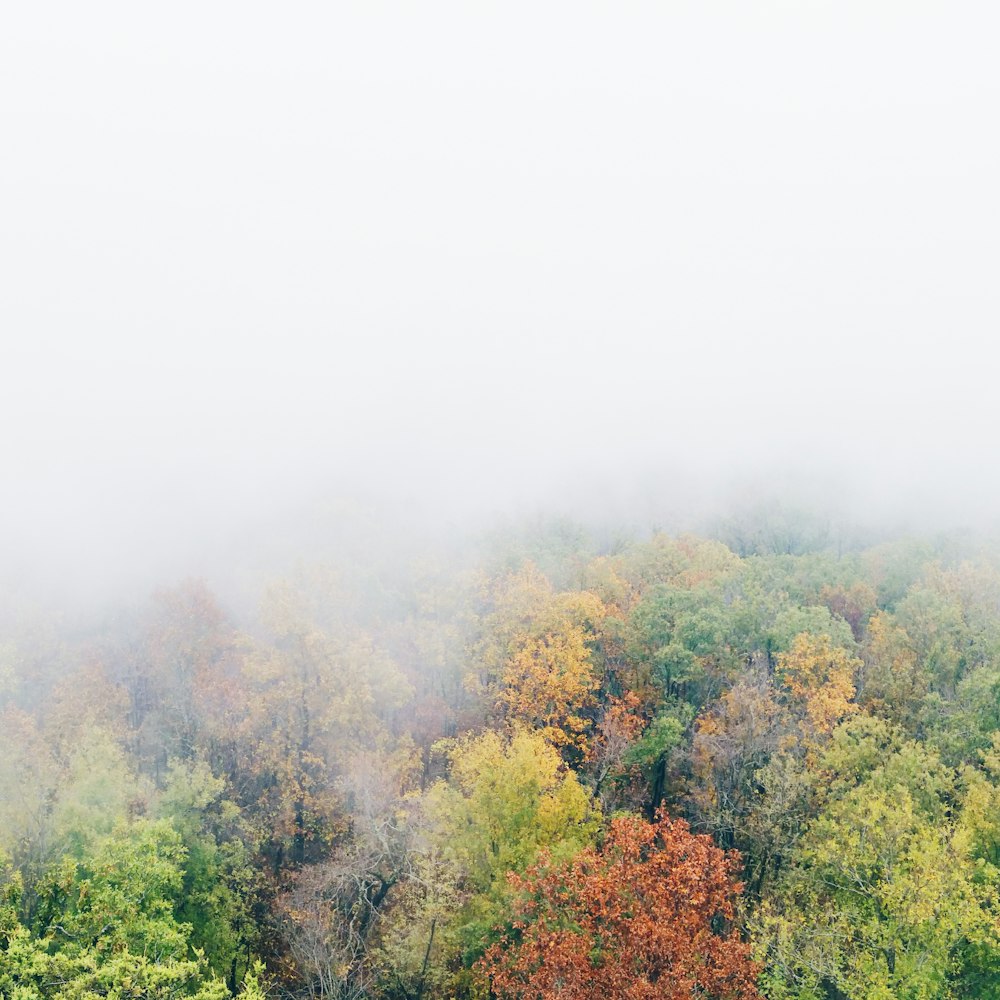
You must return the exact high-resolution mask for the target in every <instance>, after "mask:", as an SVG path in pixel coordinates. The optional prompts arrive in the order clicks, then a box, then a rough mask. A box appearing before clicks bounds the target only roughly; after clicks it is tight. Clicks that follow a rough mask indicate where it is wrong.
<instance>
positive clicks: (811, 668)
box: [778, 632, 862, 742]
mask: <svg viewBox="0 0 1000 1000" xmlns="http://www.w3.org/2000/svg"><path fill="white" fill-rule="evenodd" d="M861 665H862V664H861V661H860V660H859V659H857V657H854V656H852V655H851V654H850V653H849V652H848V651H847V650H846V649H844V648H843V647H842V646H836V645H834V643H833V642H832V640H831V639H830V637H829V636H828V635H814V634H811V633H809V632H802V633H800V634H799V635H797V636H796V637H795V639H794V640H793V642H792V645H791V648H790V649H789V650H788V652H786V653H782V654H781V655H779V657H778V674H779V676H780V677H781V679H782V681H783V682H784V684H785V687H786V688H787V689H788V691H789V693H790V694H791V697H792V701H793V704H794V705H796V706H797V707H798V709H799V710H800V711H801V712H802V714H803V716H804V718H803V736H804V737H805V739H806V741H807V742H813V741H814V740H815V739H816V738H817V737H824V736H827V735H829V733H830V732H831V731H832V730H833V728H834V726H836V725H837V723H838V722H840V721H841V719H844V718H846V717H847V716H848V715H851V714H852V713H854V712H856V711H857V710H858V706H857V705H856V704H855V703H854V695H855V687H854V677H855V674H856V673H857V671H858V670H859V669H860V668H861Z"/></svg>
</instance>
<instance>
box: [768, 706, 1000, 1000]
mask: <svg viewBox="0 0 1000 1000" xmlns="http://www.w3.org/2000/svg"><path fill="white" fill-rule="evenodd" d="M966 781H967V783H968V785H969V787H970V791H971V792H973V793H974V794H970V793H967V795H966V798H967V800H968V802H967V808H966V809H963V810H961V811H958V810H957V809H956V804H957V803H958V802H960V801H961V789H960V787H959V786H958V783H957V781H956V776H955V774H954V772H952V771H951V770H950V769H948V768H946V767H944V766H943V765H942V763H941V761H940V759H939V758H938V757H937V755H936V754H934V753H933V752H931V751H928V750H927V749H926V748H925V747H922V746H921V745H920V744H918V743H915V742H910V741H906V740H905V739H904V738H903V735H902V733H901V732H900V731H899V730H897V729H895V728H894V727H891V726H889V725H887V724H886V723H885V722H883V721H882V720H878V719H871V718H868V717H866V716H863V715H862V716H858V717H855V718H854V719H851V720H848V721H847V722H845V723H844V724H842V725H841V726H840V727H839V728H838V729H837V730H836V732H835V733H834V734H833V739H832V741H831V743H830V744H829V747H828V749H827V751H826V753H825V754H824V756H823V757H822V758H821V760H820V761H819V762H818V768H817V782H818V785H819V787H820V789H821V793H820V794H821V795H822V796H823V797H824V798H825V800H826V801H825V803H824V804H823V807H822V809H821V811H820V813H819V815H818V816H817V817H816V819H815V820H814V821H813V822H812V823H811V824H809V825H808V826H807V828H806V830H805V832H804V834H803V836H802V838H801V840H800V842H799V844H798V845H797V846H796V848H795V851H794V855H793V857H792V862H791V865H790V866H789V868H788V870H787V871H786V872H785V873H784V875H783V877H782V879H781V883H780V884H779V886H778V887H777V890H776V892H775V893H774V894H773V895H772V896H771V898H770V899H768V900H767V901H765V903H764V905H762V907H761V908H760V909H759V911H758V912H757V913H756V914H755V916H754V919H753V931H754V938H755V946H756V949H757V954H758V956H759V957H760V958H761V959H762V960H764V961H765V962H766V965H767V970H766V973H765V982H766V983H767V985H768V995H769V996H770V997H771V998H772V1000H785V998H795V1000H826V998H828V997H864V998H871V1000H892V998H907V1000H909V998H928V1000H945V998H949V1000H950V998H959V997H966V996H995V995H997V994H996V991H997V989H998V988H1000V961H998V959H1000V933H998V928H997V923H996V912H997V906H998V896H997V889H998V885H997V872H996V869H995V868H993V867H992V866H991V865H990V864H989V863H988V861H987V860H986V858H984V857H983V855H984V854H986V852H987V851H988V846H989V842H990V839H991V836H992V831H991V829H990V827H991V821H990V819H989V816H990V813H991V811H992V809H995V807H996V799H995V796H994V794H993V792H992V790H991V788H990V787H989V785H988V783H987V781H986V779H985V778H984V777H982V776H979V777H978V778H977V779H976V780H975V781H973V779H972V777H971V776H970V777H968V778H967V779H966ZM957 811H958V815H957V816H956V815H955V813H956V812H957ZM977 854H978V855H979V856H978V857H977ZM987 856H988V855H987ZM972 982H975V984H976V988H975V989H970V988H969V987H970V984H971V983H972Z"/></svg>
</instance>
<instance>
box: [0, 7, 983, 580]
mask: <svg viewBox="0 0 1000 1000" xmlns="http://www.w3.org/2000/svg"><path fill="white" fill-rule="evenodd" d="M997 21H998V16H997V14H996V12H995V10H994V9H993V8H992V7H990V6H987V5H969V6H965V7H962V8H961V9H960V10H956V9H955V8H948V7H945V6H944V5H938V4H913V3H907V4H903V3H884V4H879V5H877V6H875V7H873V6H872V5H870V4H836V5H835V4H827V3H818V2H817V3H809V4H790V3H778V2H766V3H758V4H751V5H747V4H724V3H717V4H694V3H691V4H687V3H676V4H670V5H644V4H629V5H615V6H614V7H612V6H610V5H599V4H585V5H581V4H564V3H554V4H548V5H542V6H539V5H527V4H524V5H522V4H504V5H502V6H493V5H478V4H477V5H467V4H450V3H448V4H446V3H437V4H431V5H420V6H419V7H409V8H408V7H405V6H402V5H393V4H379V3H363V4H362V3H358V4H354V3H345V4H339V5H336V6H334V7H330V6H324V5H305V6H302V7H299V8H296V9H295V10H294V11H290V10H283V11H282V12H280V14H279V12H277V11H274V10H269V9H268V8H267V7H266V6H261V5H235V4H218V5H212V6H210V7H206V6H205V5H198V6H195V5H193V4H190V5H189V4H179V5H177V4H175V5H171V6H170V8H169V10H167V9H164V10H163V11H151V10H148V9H145V8H137V7H135V6H134V5H125V4H121V5H112V4H98V5H87V7H85V8H84V7H79V6H72V5H52V6H47V5H35V4H33V5H20V6H19V7H18V8H17V9H11V10H9V11H7V12H5V14H4V18H3V22H4V23H3V30H2V31H0V122H2V129H3V136H4V154H3V156H2V157H0V191H2V194H0V198H2V201H3V207H2V218H3V225H2V227H0V262H2V273H3V276H4V278H3V281H2V283H0V316H2V321H3V331H4V338H3V342H4V356H3V364H2V366H0V419H2V422H3V427H4V432H3V437H2V446H0V447H2V454H0V496H2V497H3V512H4V516H3V518H2V523H3V527H2V529H0V531H2V534H0V544H2V547H3V550H4V551H5V552H6V553H7V556H6V558H5V560H4V562H5V564H6V573H7V575H8V576H9V577H11V579H12V581H13V586H14V587H15V589H16V588H17V587H22V586H27V584H28V581H29V580H30V581H33V584H32V585H33V586H35V585H37V586H41V587H43V588H44V587H53V588H56V589H58V590H59V591H60V592H61V593H62V594H63V595H64V596H66V597H67V598H69V597H72V596H75V597H77V598H80V597H83V596H85V595H87V594H92V593H94V592H100V593H102V594H105V595H106V594H108V593H112V592H115V593H118V592H132V591H134V590H139V591H143V592H145V591H146V590H148V589H149V588H150V587H152V586H154V585H156V584H157V583H158V582H159V581H161V580H163V579H164V578H168V579H169V578H174V577H181V576H184V575H187V574H190V573H194V574H207V575H209V576H211V575H213V574H222V573H224V567H226V566H227V565H231V564H232V563H233V561H234V560H239V559H243V560H245V559H247V558H248V557H249V558H253V556H254V553H255V551H256V550H258V549H259V550H260V551H261V552H263V551H265V550H272V549H274V548H275V547H280V546H281V545H282V544H286V543H287V545H288V547H289V550H290V551H291V550H295V549H306V550H308V549H309V548H310V546H314V545H315V539H316V537H317V535H316V533H311V534H309V535H308V539H306V540H299V541H296V538H297V537H298V536H296V532H295V531H294V530H293V529H290V528H289V527H288V525H289V522H295V521H296V520H297V519H301V518H302V517H304V516H310V517H311V516H313V515H304V514H303V513H302V512H303V511H313V512H315V511H317V510H320V511H327V512H328V518H327V521H326V522H325V523H327V524H328V526H330V530H331V531H335V530H336V527H335V526H336V525H337V524H338V523H339V521H338V519H339V518H340V515H339V514H338V513H337V512H338V511H342V510H343V509H344V508H345V506H346V507H350V508H351V509H354V510H356V511H357V510H361V511H365V512H368V513H369V514H370V513H371V512H373V511H377V512H378V517H382V518H384V520H385V521H386V522H387V523H395V524H396V525H397V526H398V528H399V530H400V532H401V534H405V533H407V532H411V531H416V530H417V527H416V526H417V525H419V524H423V525H426V526H428V528H427V530H429V531H432V532H438V533H442V534H444V535H447V534H448V533H449V532H459V533H460V532H461V531H465V530H467V529H469V528H470V526H472V525H475V524H487V523H491V522H492V521H494V520H495V519H496V518H498V517H500V518H502V517H514V516H520V515H531V516H534V515H537V514H540V513H545V512H550V513H553V514H566V515H569V516H572V517H580V518H584V519H589V520H591V521H594V520H601V519H603V520H604V521H615V520H617V521H619V522H621V523H626V524H628V525H630V526H634V527H635V528H636V529H637V530H643V529H648V528H650V527H652V526H656V525H664V524H667V525H684V524H692V523H695V522H696V521H698V520H699V519H701V520H703V519H704V518H705V517H706V516H709V515H711V514H712V513H713V512H716V511H718V510H721V509H724V508H725V507H726V506H727V505H729V504H731V503H732V502H738V501H740V500H741V499H743V500H745V499H746V498H747V497H761V498H767V497H783V498H789V497H792V498H794V499H795V502H796V503H798V502H802V503H809V504H812V503H814V502H815V503H817V504H818V505H820V506H822V507H824V508H832V509H835V510H838V511H841V512H844V516H845V517H846V516H849V517H852V518H857V519H860V520H866V521H870V522H879V523H889V524H897V525H899V524H922V525H928V524H930V525H934V526H940V527H954V526H969V525H973V524H975V525H977V526H985V527H991V526H992V521H993V517H994V510H995V497H996V490H997V485H998V482H997V476H996V471H995V463H994V462H993V461H992V460H991V459H992V455H993V448H992V443H993V436H994V433H995V428H996V426H997V425H998V420H1000V412H998V403H997V395H996V392H995V387H994V381H995V379H994V372H993V365H992V364H991V363H990V362H991V360H992V358H993V356H994V352H993V350H992V347H993V339H994V336H995V330H996V321H997V318H998V301H997V299H998V292H997V284H996V280H995V275H996V274H997V270H998V264H1000V259H998V258H1000V248H998V240H997V233H998V231H1000V229H998V223H1000V218H998V208H1000V201H998V193H997V185H996V177H997V174H998V166H1000V164H998V147H1000V139H998V137H997V132H996V129H995V128H993V127H991V126H990V125H989V122H990V121H991V120H993V118H994V117H995V109H996V107H997V98H998V96H1000V95H998V89H1000V74H998V72H997V68H996V62H995V58H994V53H993V51H992V49H993V45H992V40H993V38H995V31H996V28H997V27H998V24H997ZM366 516H367V514H366ZM372 516H374V515H372ZM300 554H303V555H306V554H308V552H307V551H306V552H301V553H300Z"/></svg>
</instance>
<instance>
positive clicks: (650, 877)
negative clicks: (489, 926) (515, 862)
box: [479, 814, 759, 1000]
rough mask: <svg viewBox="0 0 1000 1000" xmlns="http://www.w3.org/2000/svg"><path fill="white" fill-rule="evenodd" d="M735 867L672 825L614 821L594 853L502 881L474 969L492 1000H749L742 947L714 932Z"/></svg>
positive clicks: (728, 903)
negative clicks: (496, 919)
mask: <svg viewBox="0 0 1000 1000" xmlns="http://www.w3.org/2000/svg"><path fill="white" fill-rule="evenodd" d="M738 868H739V861H738V859H737V858H736V857H735V856H733V855H726V854H724V853H723V852H722V851H720V850H719V849H718V848H717V847H715V846H713V845H712V842H711V840H710V838H708V837H706V836H700V837H699V836H694V835H692V834H691V833H690V831H689V829H688V827H687V825H686V824H685V823H684V822H683V821H682V820H671V819H669V818H668V817H667V816H666V815H665V814H663V815H660V816H659V818H658V819H657V821H656V822H655V823H646V822H644V821H642V820H639V819H635V818H622V819H617V820H614V821H613V822H612V824H611V828H610V830H609V832H608V836H607V839H606V840H605V843H604V845H603V847H602V849H601V850H600V851H597V850H595V849H594V848H588V849H586V850H584V851H582V852H580V853H579V854H577V855H576V857H575V858H573V859H571V860H570V861H568V862H567V861H564V862H562V863H560V862H558V861H556V860H554V859H553V858H551V857H549V856H546V857H545V858H544V859H543V860H542V861H541V862H540V863H539V864H538V865H536V866H533V867H532V868H530V869H529V870H528V871H527V872H526V873H525V874H524V875H523V876H518V875H511V876H510V879H509V881H510V885H511V888H512V890H513V892H514V894H515V901H514V906H513V913H512V919H511V921H510V924H509V929H508V930H507V931H506V932H505V934H504V936H503V937H502V938H501V940H500V941H498V942H497V943H495V944H494V945H492V946H491V947H490V948H489V950H488V951H487V952H486V954H485V955H484V956H483V959H482V960H481V961H480V963H479V968H480V969H481V970H482V971H483V973H484V974H485V975H486V976H487V978H488V979H489V984H490V990H491V992H492V993H493V994H494V995H497V996H499V997H511V998H514V997H522V996H534V997H541V998H548V997H556V996H558V997H567V998H580V1000H583V998H597V997H615V996H629V997H648V998H663V1000H681V998H694V997H712V998H717V1000H752V998H756V997H758V996H759V994H758V992H757V989H756V985H755V981H756V978H757V969H756V967H755V966H754V965H753V963H752V962H751V961H750V960H749V949H748V947H747V945H745V944H743V943H742V942H740V941H739V939H738V937H737V936H735V935H733V934H732V933H729V932H726V931H725V930H722V931H720V929H719V927H720V925H721V926H722V927H723V928H725V927H728V926H729V925H730V924H731V921H732V919H733V917H734V916H735V905H734V901H735V898H736V896H737V894H738V893H739V889H740V886H739V884H738V883H737V882H736V881H735V879H734V875H735V873H736V871H737V870H738Z"/></svg>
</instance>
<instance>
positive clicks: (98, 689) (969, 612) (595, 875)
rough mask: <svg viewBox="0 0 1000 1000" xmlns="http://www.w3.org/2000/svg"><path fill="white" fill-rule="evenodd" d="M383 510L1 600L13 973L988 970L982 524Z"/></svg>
mask: <svg viewBox="0 0 1000 1000" xmlns="http://www.w3.org/2000/svg"><path fill="white" fill-rule="evenodd" d="M387 547H388V549H389V556H388V557H379V558H374V557H372V558H367V557H366V556H365V555H364V554H363V547H361V548H360V549H359V552H362V554H361V555H358V554H355V555H349V554H348V555H344V556H343V557H342V558H340V557H335V556H331V557H329V558H327V557H325V556H324V557H323V558H306V559H302V560H300V561H299V562H298V563H296V564H295V565H294V566H291V567H289V568H287V571H284V572H282V574H281V575H280V576H278V575H275V576H274V577H273V578H271V579H267V580H264V581H262V582H261V585H260V587H259V588H257V592H256V596H255V599H254V603H253V605H252V606H248V605H246V604H245V603H243V602H240V601H237V600H234V599H230V597H229V596H227V595H222V594H215V593H213V592H212V591H211V589H210V588H209V587H208V586H207V585H206V584H205V583H203V582H199V581H196V580H189V581H185V582H182V583H180V584H178V585H175V586H171V587H168V588H165V589H162V590H159V591H157V592H156V593H155V594H154V595H153V596H152V597H151V598H150V599H149V600H148V601H145V602H144V603H142V604H141V605H139V606H133V605H130V604H127V602H123V603H122V610H119V611H115V612H113V613H109V614H107V615H106V616H105V617H104V618H102V620H101V621H100V622H99V623H96V624H95V623H94V622H92V621H91V622H89V623H87V624H81V623H80V621H79V620H78V619H73V620H72V621H70V619H68V618H61V617H60V616H58V615H53V614H49V613H43V612H41V611H39V610H37V609H35V610H32V609H31V608H30V607H28V606H26V605H19V604H18V603H17V602H16V601H13V600H12V601H9V602H8V606H7V607H6V609H5V610H4V612H3V626H4V627H3V634H2V636H0V705H2V726H3V729H2V732H3V741H2V748H3V753H2V755H0V995H2V996H4V997H11V998H16V1000H39V998H55V997H59V998H62V997H65V998H86V997H95V996H100V997H111V998H116V1000H117V998H121V1000H125V998H140V997H141V998H168V997H196V998H199V1000H222V998H225V997H228V996H229V995H230V994H232V995H236V996H244V997H250V998H259V997H262V996H265V995H268V996H275V997H281V996H294V997H306V996H308V997H323V998H327V997H330V998H338V1000H361V998H368V997H371V998H386V1000H431V998H445V997H455V998H479V997H486V996H494V997H498V998H517V997H524V998H551V997H555V996H561V997H566V998H570V1000H576V998H581V1000H582V998H585V997H598V996H600V997H629V998H634V1000H644V998H654V997H655V998H682V997H683V998H688V997H692V998H693V997H704V998H718V1000H722V998H729V1000H751V998H755V997H766V998H770V1000H793V998H794V1000H821V998H823V1000H844V998H850V1000H862V998H863V1000H890V998H900V1000H903V998H905V1000H936V998H959V997H997V996H1000V554H998V551H997V550H996V549H995V548H993V547H991V546H989V545H987V544H979V543H976V544H973V543H972V542H970V541H969V540H968V539H964V538H955V537H953V536H949V537H924V538H901V537H895V538H892V539H889V540H878V539H865V540H864V541H863V542H860V541H856V540H845V539H842V538H839V539H838V540H836V541H835V542H833V541H831V538H830V536H829V534H825V533H824V532H823V531H822V530H813V526H812V525H811V524H809V523H806V522H802V523H799V524H793V523H791V522H790V521H789V520H788V519H786V520H784V521H781V520H780V519H779V520H778V521H777V522H776V521H775V519H774V518H773V517H772V518H771V519H768V518H762V519H760V520H759V521H758V522H752V521H749V520H746V519H744V520H742V521H739V522H737V521H730V522H725V523H721V524H719V525H718V526H717V528H716V530H713V531H705V532H704V533H702V534H700V535H697V536H696V535H688V534H679V535H673V534H667V533H656V534H653V535H652V536H647V537H644V538H641V539H639V538H637V539H631V540H622V539H616V538H611V537H609V536H607V535H606V534H605V535H601V536H598V537H596V538H595V537H594V536H593V535H592V534H591V533H589V532H588V531H586V530H584V529H582V528H578V527H575V526H574V525H571V524H567V523H563V522H554V523H536V524H532V525H529V526H528V527H524V528H517V529H513V528H512V529H510V530H507V531H505V532H502V533H494V534H491V535H489V536H488V537H484V538H481V539H480V540H479V541H478V542H477V543H476V544H470V545H463V546H451V547H448V546H444V545H442V546H440V547H439V548H438V549H434V548H433V547H424V548H422V549H421V550H420V551H419V553H417V554H415V553H414V551H413V550H411V549H406V551H405V554H400V555H399V557H398V558H397V559H393V558H392V557H391V544H390V545H388V546H387ZM401 552H402V550H401Z"/></svg>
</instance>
